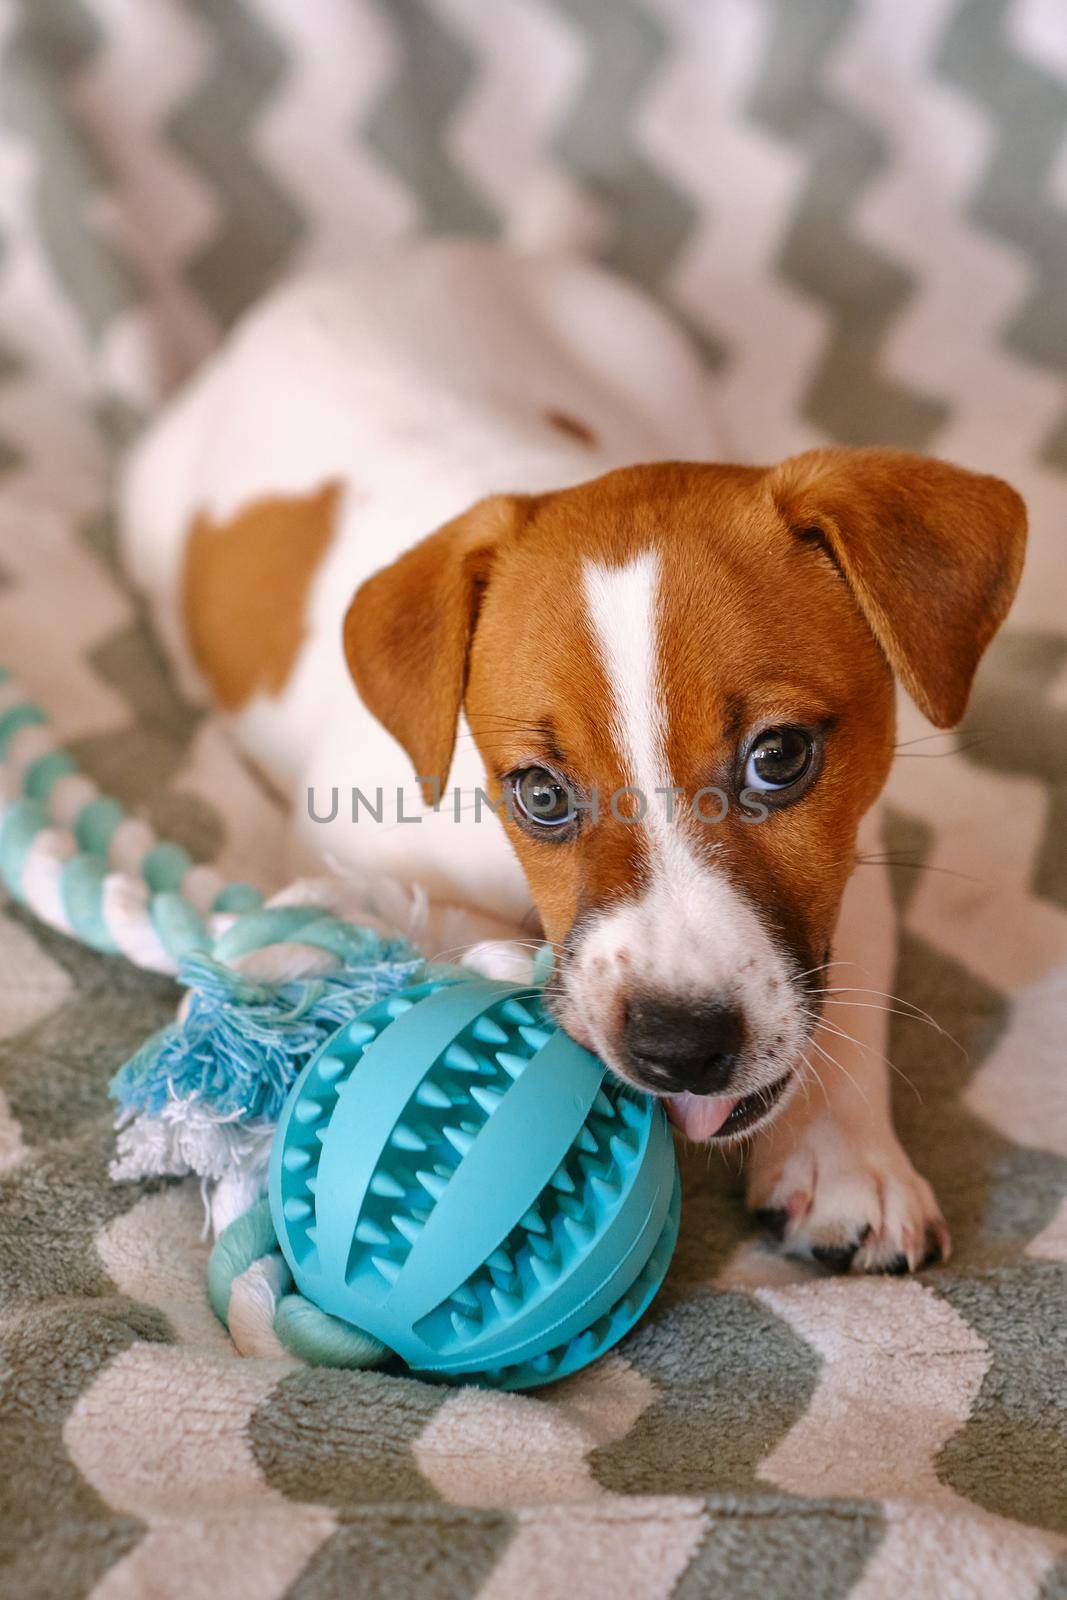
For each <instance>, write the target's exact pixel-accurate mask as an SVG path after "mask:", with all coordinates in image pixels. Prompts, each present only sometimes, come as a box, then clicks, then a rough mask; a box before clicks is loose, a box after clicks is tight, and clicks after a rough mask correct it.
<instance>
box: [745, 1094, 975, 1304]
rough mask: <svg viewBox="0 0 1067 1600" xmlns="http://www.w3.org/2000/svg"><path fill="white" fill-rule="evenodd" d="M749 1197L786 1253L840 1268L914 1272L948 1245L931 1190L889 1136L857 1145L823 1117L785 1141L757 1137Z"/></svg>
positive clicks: (945, 1256)
mask: <svg viewBox="0 0 1067 1600" xmlns="http://www.w3.org/2000/svg"><path fill="white" fill-rule="evenodd" d="M748 1204H749V1207H750V1209H751V1210H753V1211H754V1212H755V1213H756V1215H757V1217H758V1218H759V1219H760V1221H761V1222H763V1223H764V1225H765V1226H766V1227H768V1228H769V1229H770V1230H771V1231H772V1232H773V1233H774V1234H775V1236H776V1237H777V1238H779V1239H780V1240H781V1241H782V1243H783V1244H784V1246H785V1249H786V1252H787V1253H788V1254H789V1255H796V1256H804V1257H809V1258H811V1259H813V1260H815V1261H819V1262H821V1263H822V1264H823V1265H824V1266H829V1267H833V1268H834V1269H835V1270H837V1271H839V1272H849V1271H851V1272H891V1273H904V1272H914V1271H916V1270H917V1269H918V1268H919V1267H922V1266H927V1265H929V1264H931V1263H932V1262H934V1261H938V1260H941V1261H947V1260H948V1255H949V1250H950V1248H951V1240H950V1238H949V1231H948V1228H947V1227H946V1225H945V1219H944V1217H943V1216H942V1215H941V1211H940V1209H939V1207H938V1204H937V1201H936V1200H935V1199H934V1194H933V1190H932V1189H931V1188H930V1185H929V1184H928V1183H927V1182H926V1179H925V1178H922V1177H920V1176H919V1174H918V1173H917V1172H916V1171H915V1168H914V1167H913V1166H912V1164H911V1162H910V1161H909V1160H908V1158H907V1156H906V1155H905V1154H904V1151H903V1150H902V1149H901V1147H900V1145H899V1144H898V1143H897V1140H896V1138H895V1136H894V1135H893V1134H891V1133H890V1134H887V1135H886V1136H884V1137H882V1138H880V1139H879V1140H877V1141H875V1142H873V1143H870V1142H869V1143H867V1144H866V1145H856V1144H853V1143H851V1142H850V1141H848V1140H847V1139H846V1137H845V1135H844V1133H843V1131H842V1129H841V1128H839V1127H838V1126H837V1125H836V1124H835V1123H834V1122H833V1121H832V1120H831V1119H829V1118H827V1119H824V1120H816V1121H814V1122H812V1123H810V1124H809V1125H808V1126H807V1127H805V1128H804V1130H803V1132H802V1133H801V1134H800V1136H799V1138H798V1139H797V1140H796V1141H795V1142H794V1143H792V1144H791V1145H790V1146H789V1147H788V1148H785V1149H781V1148H776V1147H775V1145H774V1144H771V1145H770V1146H769V1147H768V1148H764V1149H761V1141H759V1140H758V1139H757V1141H756V1143H755V1145H754V1148H753V1149H752V1151H751V1154H750V1156H749V1175H748Z"/></svg>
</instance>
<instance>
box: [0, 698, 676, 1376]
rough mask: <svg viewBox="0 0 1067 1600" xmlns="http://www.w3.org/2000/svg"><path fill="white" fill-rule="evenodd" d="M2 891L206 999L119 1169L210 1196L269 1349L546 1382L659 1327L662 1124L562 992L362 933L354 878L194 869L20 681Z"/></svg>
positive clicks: (179, 1041) (123, 1098) (155, 1049)
mask: <svg viewBox="0 0 1067 1600" xmlns="http://www.w3.org/2000/svg"><path fill="white" fill-rule="evenodd" d="M0 881H2V882H3V884H4V885H5V887H6V888H7V889H8V890H9V892H10V893H11V894H12V896H13V897H14V898H15V899H16V900H18V901H20V902H21V903H22V904H23V905H25V906H26V907H28V909H30V910H31V911H33V912H34V913H35V914H36V915H37V916H38V917H39V918H40V919H41V920H42V921H43V922H45V923H47V924H48V925H49V926H50V927H53V928H55V929H57V930H58V931H59V932H61V933H64V934H67V935H70V936H71V937H73V938H76V939H78V940H80V941H81V942H82V943H84V944H86V945H88V946H90V947H91V948H93V949H95V950H99V951H101V952H104V953H107V954H122V955H124V956H126V957H127V958H128V959H129V960H131V961H132V962H134V963H135V964H136V965H137V966H140V967H143V968H145V969H147V970H150V971H154V972H162V973H168V974H172V975H175V976H176V977H177V978H178V979H179V981H180V982H181V983H182V984H184V985H185V986H186V988H187V990H188V993H187V994H186V996H185V998H184V1000H183V1002H182V1004H181V1006H180V1008H179V1016H178V1021H177V1022H176V1023H175V1024H172V1025H171V1026H170V1027H167V1028H165V1029H163V1030H162V1031H161V1032H160V1033H158V1034H157V1035H155V1036H154V1037H153V1038H151V1039H149V1040H148V1041H146V1043H145V1045H144V1046H142V1048H141V1049H140V1050H139V1051H138V1052H137V1053H136V1055H135V1056H134V1057H133V1058H132V1059H131V1060H130V1061H129V1062H127V1063H126V1065H125V1066H124V1067H123V1068H122V1069H121V1070H120V1071H119V1072H118V1074H117V1075H116V1077H115V1079H114V1080H113V1083H112V1086H111V1089H112V1094H113V1096H114V1098H115V1099H116V1100H117V1101H118V1104H119V1107H120V1116H119V1123H118V1127H119V1133H118V1143H117V1149H118V1155H117V1158H116V1161H115V1162H114V1163H113V1166H112V1175H113V1177H115V1178H116V1179H123V1178H137V1177H145V1176H164V1175H166V1176H182V1175H187V1174H191V1173H195V1174H197V1175H198V1176H199V1177H200V1179H201V1183H202V1186H204V1188H205V1191H206V1195H207V1194H210V1201H211V1212H212V1218H213V1221H214V1224H215V1226H216V1229H217V1230H218V1238H217V1241H216V1244H215V1246H214V1249H213V1251H212V1254H211V1258H210V1262H209V1267H208V1292H209V1297H210V1299H211V1303H212V1305H213V1307H214V1309H215V1311H216V1313H217V1314H218V1316H219V1317H220V1319H221V1320H222V1321H223V1322H224V1323H225V1324H226V1325H227V1326H228V1328H229V1330H230V1333H231V1335H232V1337H233V1339H234V1342H235V1344H236V1345H237V1347H238V1349H240V1350H241V1351H242V1352H243V1353H246V1354H272V1355H278V1354H281V1353H284V1352H288V1353H289V1354H291V1355H293V1356H296V1357H298V1358H299V1359H301V1360H305V1361H309V1362H312V1363H314V1364H319V1365H331V1366H348V1367H366V1366H371V1365H375V1364H378V1363H380V1362H382V1361H384V1360H386V1359H388V1358H389V1357H390V1356H391V1355H392V1354H393V1353H394V1352H399V1353H400V1354H402V1355H403V1356H404V1358H405V1359H406V1360H407V1361H408V1363H409V1365H410V1366H411V1367H412V1368H413V1369H414V1370H417V1371H420V1372H423V1373H425V1374H427V1375H430V1376H439V1377H442V1376H444V1377H450V1378H453V1379H457V1378H458V1379H460V1380H462V1381H470V1380H472V1379H474V1380H477V1381H484V1382H488V1383H490V1384H492V1385H495V1386H498V1387H504V1388H527V1387H532V1386H534V1385H535V1384H538V1383H543V1382H547V1381H551V1380H552V1379H554V1378H556V1377H560V1376H563V1375H564V1374H566V1373H568V1372H572V1371H575V1370H577V1369H578V1368H579V1367H581V1366H584V1365H586V1364H587V1363H588V1362H589V1361H591V1360H593V1359H595V1358H596V1357H597V1356H598V1355H600V1354H601V1353H603V1351H604V1350H606V1349H608V1348H609V1347H610V1346H611V1345H612V1344H614V1343H615V1342H616V1341H617V1340H618V1339H619V1338H621V1337H622V1336H623V1334H625V1333H626V1332H627V1331H628V1330H629V1329H630V1328H631V1327H632V1326H633V1324H634V1323H635V1322H636V1321H637V1319H638V1318H639V1317H640V1316H641V1315H642V1314H643V1312H644V1310H645V1309H646V1307H647V1305H648V1304H649V1303H650V1301H651V1299H652V1298H653V1296H654V1295H655V1293H656V1292H657V1290H658V1289H659V1286H660V1283H661V1282H662V1279H663V1276H664V1274H665V1272H666V1269H667V1265H668V1264H669V1261H670V1256H671V1254H672V1252H673V1248H674V1243H675V1240H676V1237H677V1230H678V1205H679V1186H678V1177H677V1169H676V1165H675V1161H674V1153H673V1145H672V1143H671V1139H670V1135H669V1133H668V1132H667V1128H666V1122H665V1119H664V1116H663V1112H662V1109H661V1108H660V1107H659V1106H658V1105H656V1104H654V1103H653V1102H649V1101H644V1100H641V1101H637V1100H634V1099H633V1098H632V1097H630V1096H628V1095H626V1094H625V1093H623V1092H622V1091H621V1089H620V1087H619V1086H618V1085H616V1084H613V1083H612V1084H609V1082H608V1081H607V1080H605V1078H604V1068H603V1067H602V1065H601V1064H600V1063H599V1062H597V1061H596V1060H595V1059H594V1058H593V1057H592V1056H590V1055H589V1054H588V1053H587V1052H586V1051H584V1050H582V1049H581V1047H580V1046H578V1045H576V1044H575V1043H574V1041H573V1040H571V1039H569V1038H568V1036H567V1035H565V1034H563V1033H562V1032H561V1031H560V1030H558V1028H556V1026H555V1024H554V1023H553V1022H552V1021H551V1019H550V1018H548V1016H547V1014H546V1013H545V1012H544V1010H543V1009H542V1007H541V1005H540V1001H539V998H538V993H539V992H538V991H537V990H536V989H535V990H534V991H532V992H531V990H530V989H528V988H527V989H520V988H518V987H517V986H515V985H506V984H500V983H491V982H490V983H487V982H486V981H484V980H477V981H475V980H472V978H471V975H470V974H469V973H467V972H464V971H463V970H462V969H457V968H450V967H447V966H443V965H436V966H433V967H431V966H428V965H427V964H426V963H425V962H424V961H423V960H422V959H421V957H420V956H419V955H418V953H417V951H416V950H415V949H414V948H413V947H412V946H411V945H410V944H409V943H408V942H407V941H406V940H404V939H402V938H398V937H395V936H391V935H389V934H387V933H384V932H383V931H379V930H378V929H376V928H374V927H372V926H369V925H367V924H366V923H357V922H354V921H350V920H348V919H347V917H344V916H341V915H338V914H337V906H338V902H339V900H340V899H341V898H343V897H342V895H341V891H340V886H338V885H336V884H333V885H330V884H325V885H323V884H314V885H307V884H299V885H295V886H293V888H291V889H290V890H287V891H285V892H284V893H283V894H282V895H279V896H276V897H275V898H274V899H273V900H272V901H270V902H269V903H265V902H264V900H263V897H262V895H261V894H260V893H259V892H258V891H257V890H256V889H254V888H252V887H251V886H250V885H248V884H229V885H227V884H225V883H224V882H223V880H222V879H221V877H220V876H219V874H218V873H217V872H215V871H214V870H213V869H212V868H210V867H205V866H199V865H194V863H193V862H192V860H191V858H190V857H189V855H188V853H187V852H186V851H185V850H184V849H183V848H182V847H180V846H178V845H176V844H172V843H168V842H165V841H160V840H158V839H157V838H156V836H155V834H154V833H153V831H152V829H151V828H150V827H149V826H148V825H147V824H146V823H144V822H142V821H138V820H134V819H131V818H128V817H126V816H125V815H124V813H123V811H122V808H121V806H120V805H119V804H118V802H117V801H115V800H113V799H111V798H109V797H107V796H105V795H102V794H101V793H100V792H99V790H98V789H97V787H96V786H95V785H94V784H93V783H92V782H91V781H90V780H89V779H87V778H86V777H84V776H83V775H82V774H80V773H79V772H78V770H77V766H76V763H75V762H74V760H73V758H72V757H71V756H70V754H69V753H68V752H66V751H64V750H62V749H60V748H59V747H58V746H57V743H56V740H55V737H54V734H53V732H52V730H51V728H50V726H49V724H48V722H47V719H46V717H45V715H44V713H43V712H42V711H41V709H40V707H39V706H37V705H35V704H34V703H33V702H32V701H31V700H29V699H28V698H27V696H26V695H25V694H24V693H23V692H22V691H21V690H20V689H19V687H18V686H17V685H16V684H15V683H14V681H13V680H12V679H11V678H10V677H9V676H8V675H7V674H6V673H5V672H3V669H0ZM460 980H463V981H460ZM413 985H415V986H416V987H412V986H413ZM420 985H421V987H420ZM402 991H403V992H402ZM354 1069H357V1070H354ZM268 1163H269V1166H270V1174H269V1179H270V1181H269V1190H270V1194H269V1200H268V1199H264V1198H263V1194H264V1190H265V1189H266V1188H267V1187H268ZM294 1280H295V1284H294ZM298 1290H302V1291H304V1292H302V1293H301V1292H296V1291H298ZM332 1312H336V1313H337V1314H336V1315H335V1314H331V1313H332Z"/></svg>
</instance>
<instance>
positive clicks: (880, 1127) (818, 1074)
mask: <svg viewBox="0 0 1067 1600" xmlns="http://www.w3.org/2000/svg"><path fill="white" fill-rule="evenodd" d="M893 929H894V911H893V903H892V898H891V895H890V888H889V874H888V870H887V869H886V868H885V867H882V866H873V865H871V866H862V867H860V868H858V869H857V871H856V872H854V873H853V875H852V878H851V880H850V882H849V884H848V887H847V888H846V891H845V897H844V901H843V904H842V910H841V917H840V920H839V923H838V929H837V939H836V943H835V951H834V962H833V963H832V964H831V965H830V966H829V967H828V968H827V969H826V970H825V971H824V972H820V973H818V974H817V975H816V976H815V984H816V986H824V987H825V988H827V989H832V990H837V991H840V992H837V993H833V994H828V995H825V996H822V997H819V998H824V999H826V1000H832V1001H834V1004H832V1005H827V1006H826V1007H825V1010H824V1017H825V1021H824V1022H823V1023H822V1024H821V1025H820V1026H819V1027H818V1029H817V1031H816V1033H815V1036H814V1038H813V1040H812V1042H811V1043H810V1044H809V1046H808V1049H807V1051H806V1055H807V1060H808V1062H809V1063H810V1070H808V1069H805V1071H804V1081H803V1082H802V1083H801V1084H800V1086H799V1087H798V1088H797V1089H795V1090H794V1092H793V1096H792V1098H791V1100H790V1101H789V1102H787V1104H786V1105H785V1107H784V1108H783V1110H782V1112H781V1113H780V1115H779V1116H778V1118H777V1119H776V1120H775V1121H774V1122H773V1123H772V1124H771V1126H770V1127H769V1128H768V1129H767V1130H766V1131H765V1132H762V1133H758V1134H757V1135H756V1136H755V1138H754V1139H753V1142H752V1147H751V1150H750V1152H749V1155H748V1158H747V1161H746V1169H747V1196H748V1204H749V1206H750V1207H751V1208H752V1210H754V1211H755V1212H757V1214H758V1215H759V1216H760V1217H761V1219H762V1220H763V1221H764V1222H765V1223H766V1224H767V1226H768V1227H770V1228H771V1229H772V1230H773V1231H774V1232H776V1233H777V1234H778V1235H779V1236H780V1237H781V1238H782V1239H783V1241H784V1243H785V1247H786V1249H787V1251H789V1252H790V1253H791V1254H797V1255H805V1256H813V1257H814V1258H815V1259H816V1260H818V1261H822V1262H824V1263H825V1264H827V1265H830V1266H834V1267H837V1268H840V1269H842V1270H848V1269H849V1268H851V1269H852V1270H853V1271H858V1272H906V1271H909V1270H910V1271H914V1270H915V1269H916V1268H917V1267H919V1266H921V1265H922V1264H923V1262H924V1261H926V1260H927V1259H932V1258H934V1257H936V1256H937V1255H940V1256H941V1257H942V1258H945V1257H947V1255H948V1251H949V1234H948V1229H947V1228H946V1226H945V1222H944V1219H943V1217H942V1216H941V1212H940V1211H939V1209H938V1206H937V1202H936V1200H935V1199H934V1195H933V1192H932V1190H931V1188H930V1185H929V1184H928V1183H927V1182H926V1180H925V1179H924V1178H922V1177H920V1176H919V1174H918V1173H917V1172H916V1171H915V1169H914V1167H913V1166H912V1164H911V1162H910V1161H909V1160H908V1157H907V1156H906V1155H905V1153H904V1150H903V1149H902V1147H901V1145H900V1142H899V1140H898V1139H897V1136H896V1133H895V1132H894V1129H893V1121H892V1115H891V1112H890V1104H889V1067H888V1064H887V1062H886V1060H885V1052H886V1043H887V1034H888V1028H887V1022H888V1013H887V1012H886V1011H885V1010H883V1009H881V1008H882V1007H884V1006H886V1005H888V1004H890V1002H889V1001H888V1000H887V999H886V998H885V996H886V994H887V993H888V991H889V990H890V989H891V988H892V979H893V969H894V964H895V963H894V956H895V937H894V933H893ZM849 990H852V991H854V992H853V993H851V994H850V993H848V991H849ZM855 991H866V992H855ZM846 1035H848V1036H850V1037H845V1036H846Z"/></svg>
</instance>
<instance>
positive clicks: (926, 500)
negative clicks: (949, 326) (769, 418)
mask: <svg viewBox="0 0 1067 1600" xmlns="http://www.w3.org/2000/svg"><path fill="white" fill-rule="evenodd" d="M770 487H771V493H772V495H773V496H774V500H775V503H776V505H777V506H778V508H779V510H780V511H781V513H782V515H783V517H784V518H785V519H786V521H787V522H788V523H789V524H790V526H791V527H792V528H794V529H795V530H797V531H798V532H799V533H801V535H802V536H803V537H804V538H806V539H812V538H814V539H815V540H816V541H817V542H819V543H820V544H821V545H822V546H823V548H824V549H825V551H826V554H827V555H828V556H829V557H830V559H831V561H833V562H834V564H835V565H836V566H837V568H838V570H839V571H840V572H841V574H842V576H843V577H844V579H845V582H846V583H847V584H848V585H849V587H850V588H851V589H852V592H853V594H854V595H855V597H856V603H857V604H858V606H859V608H860V610H861V611H862V612H863V615H864V616H865V617H866V619H867V623H868V625H869V627H870V629H871V632H872V633H873V634H874V636H875V638H876V639H877V640H878V643H879V644H880V645H881V647H882V649H883V650H884V651H885V654H886V657H887V659H888V661H889V663H890V665H891V666H892V668H893V671H894V672H895V673H896V674H897V676H898V677H899V678H900V681H901V682H902V683H903V685H904V687H905V689H907V691H908V693H909V694H910V695H911V697H912V699H913V700H914V701H915V703H916V705H917V706H918V707H919V709H920V711H922V712H923V714H924V715H925V716H927V717H929V718H930V720H931V722H933V723H934V724H935V726H936V727H939V728H950V727H952V726H953V724H954V723H956V722H958V721H959V720H960V718H961V717H962V715H963V712H964V709H965V707H966V704H967V696H968V694H969V693H970V688H971V679H972V678H973V677H974V673H975V669H976V667H977V666H978V662H979V661H980V659H981V657H982V652H983V651H984V650H985V647H986V645H987V644H988V643H989V641H990V639H992V637H993V635H994V634H995V633H996V631H997V629H998V628H999V627H1000V624H1001V623H1002V622H1003V620H1004V618H1005V616H1006V615H1007V612H1008V607H1009V606H1010V605H1011V602H1012V599H1013V597H1014V594H1015V589H1016V586H1017V585H1018V582H1019V575H1020V573H1021V571H1022V564H1023V554H1024V551H1025V549H1026V507H1025V506H1024V505H1023V502H1022V500H1021V499H1020V498H1019V496H1018V495H1017V494H1016V493H1015V490H1014V489H1012V488H1010V487H1009V485H1008V484H1006V483H1004V482H1002V481H1001V479H999V478H990V477H985V476H983V475H981V474H979V473H976V472H965V471H964V470H963V469H962V468H961V467H954V466H950V465H949V463H948V462H946V461H935V460H932V459H931V458H929V457H927V456H915V455H908V454H906V453H905V452H904V451H902V450H844V449H836V450H809V451H808V452H807V453H806V454H804V455H800V456H794V457H793V459H792V460H790V461H783V462H782V464H781V465H780V466H779V467H777V468H776V469H775V471H774V473H773V474H772V476H771V485H770Z"/></svg>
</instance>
